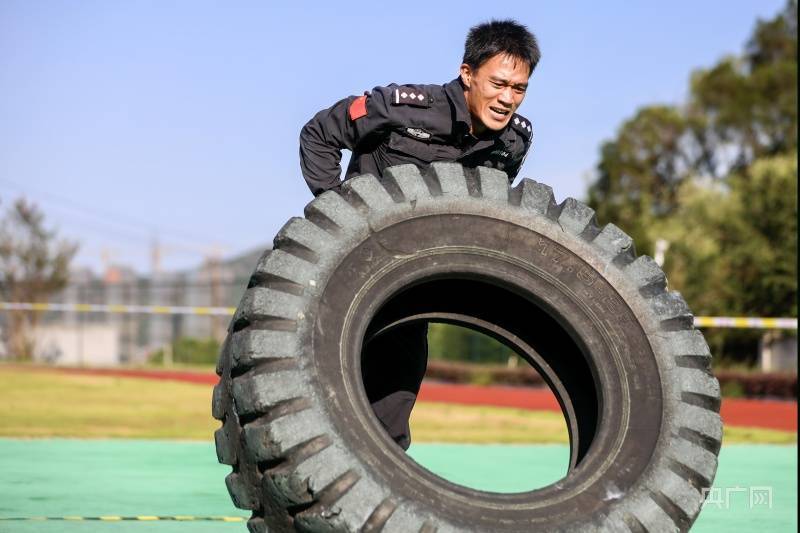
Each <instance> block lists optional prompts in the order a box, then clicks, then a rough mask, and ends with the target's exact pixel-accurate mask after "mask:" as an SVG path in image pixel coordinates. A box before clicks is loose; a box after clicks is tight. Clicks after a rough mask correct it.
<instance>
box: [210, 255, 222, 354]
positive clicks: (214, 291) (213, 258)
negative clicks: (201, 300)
mask: <svg viewBox="0 0 800 533" xmlns="http://www.w3.org/2000/svg"><path fill="white" fill-rule="evenodd" d="M207 261H208V274H209V284H210V285H211V306H212V307H222V287H221V282H222V249H221V247H220V246H219V245H213V246H212V247H211V250H210V253H209V255H208V258H207ZM220 319H221V317H219V316H217V315H212V317H211V334H212V335H213V337H214V338H215V339H216V340H218V341H222V338H223V337H224V335H225V331H224V327H225V326H224V324H223V323H222V320H220Z"/></svg>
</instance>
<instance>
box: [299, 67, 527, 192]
mask: <svg viewBox="0 0 800 533" xmlns="http://www.w3.org/2000/svg"><path fill="white" fill-rule="evenodd" d="M470 124H471V119H470V114H469V111H468V109H467V104H466V100H465V99H464V88H463V86H462V84H461V80H460V79H459V78H456V79H455V80H453V81H451V82H450V83H447V84H445V85H394V84H392V85H389V86H388V87H376V88H375V89H373V90H372V92H371V93H365V95H364V96H359V97H357V96H350V97H348V98H345V99H344V100H340V101H339V102H337V103H336V104H334V105H333V107H330V108H328V109H324V110H322V111H320V112H319V113H317V114H316V115H315V116H314V118H312V119H311V120H310V121H309V122H308V124H306V125H305V126H304V127H303V130H302V131H301V133H300V166H301V168H302V171H303V177H304V178H305V180H306V183H308V187H309V188H310V189H311V192H312V193H314V194H315V195H317V194H320V193H322V192H323V191H326V190H328V189H332V188H335V187H338V186H339V185H340V184H341V182H340V181H339V176H340V174H341V167H340V165H339V162H340V161H341V158H342V153H341V150H342V149H344V148H346V149H348V150H351V151H352V152H353V155H352V157H351V159H350V165H349V166H348V167H347V172H346V174H345V179H348V178H352V177H354V176H358V175H360V174H372V175H374V176H376V177H379V178H380V177H382V175H383V170H384V169H385V168H386V167H389V166H392V165H402V164H405V163H413V164H416V165H417V166H419V167H422V168H424V167H426V166H428V165H429V164H430V163H432V162H434V161H457V162H459V163H461V164H463V165H464V166H466V167H468V168H474V167H477V166H487V167H491V168H496V169H499V170H502V171H504V172H506V173H507V174H508V177H509V180H511V179H513V178H514V177H515V176H516V175H517V172H518V171H519V168H520V167H521V166H522V162H523V159H524V158H525V154H526V153H527V151H528V148H530V145H531V140H532V136H533V133H532V131H533V130H532V128H531V123H530V121H529V120H527V119H526V118H524V117H522V116H520V115H516V114H515V115H514V116H512V117H511V120H510V122H509V125H508V126H507V127H506V128H505V129H503V130H501V131H499V132H497V133H496V134H494V135H493V136H492V137H491V138H487V139H477V138H475V137H474V136H472V135H471V134H470V133H469V130H470Z"/></svg>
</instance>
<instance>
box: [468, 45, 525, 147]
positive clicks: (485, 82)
mask: <svg viewBox="0 0 800 533" xmlns="http://www.w3.org/2000/svg"><path fill="white" fill-rule="evenodd" d="M529 77H530V69H529V68H528V64H527V63H525V62H524V61H521V60H519V59H517V58H515V57H512V56H509V55H506V54H498V55H496V56H492V58H491V59H489V60H487V61H485V62H484V63H483V64H482V65H481V66H480V67H479V68H478V69H476V70H472V69H471V68H470V66H469V65H467V64H466V63H465V64H463V65H461V81H463V82H464V87H465V90H464V98H466V100H467V108H468V109H469V112H470V115H472V134H473V135H480V134H481V133H483V132H484V131H486V130H492V131H498V130H501V129H503V128H505V127H506V125H507V124H508V121H509V120H511V114H512V113H514V112H515V111H516V110H517V108H518V107H519V106H520V104H521V103H522V100H523V99H524V98H525V91H527V89H528V78H529Z"/></svg>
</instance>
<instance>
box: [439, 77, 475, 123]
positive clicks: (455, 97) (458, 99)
mask: <svg viewBox="0 0 800 533" xmlns="http://www.w3.org/2000/svg"><path fill="white" fill-rule="evenodd" d="M444 91H445V94H447V98H448V99H449V100H450V103H451V104H452V105H453V109H454V110H455V119H456V122H461V123H463V124H464V125H465V126H466V127H467V131H469V130H470V128H471V127H472V118H471V117H470V115H469V109H467V101H466V99H465V98H464V85H463V84H462V83H461V78H460V77H459V78H456V79H454V80H453V81H451V82H450V83H447V84H446V85H445V86H444Z"/></svg>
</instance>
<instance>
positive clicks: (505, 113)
mask: <svg viewBox="0 0 800 533" xmlns="http://www.w3.org/2000/svg"><path fill="white" fill-rule="evenodd" d="M489 110H490V111H491V112H492V113H494V114H495V115H499V117H500V118H505V117H507V116H508V115H509V113H511V110H510V109H505V108H503V107H494V106H489Z"/></svg>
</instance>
